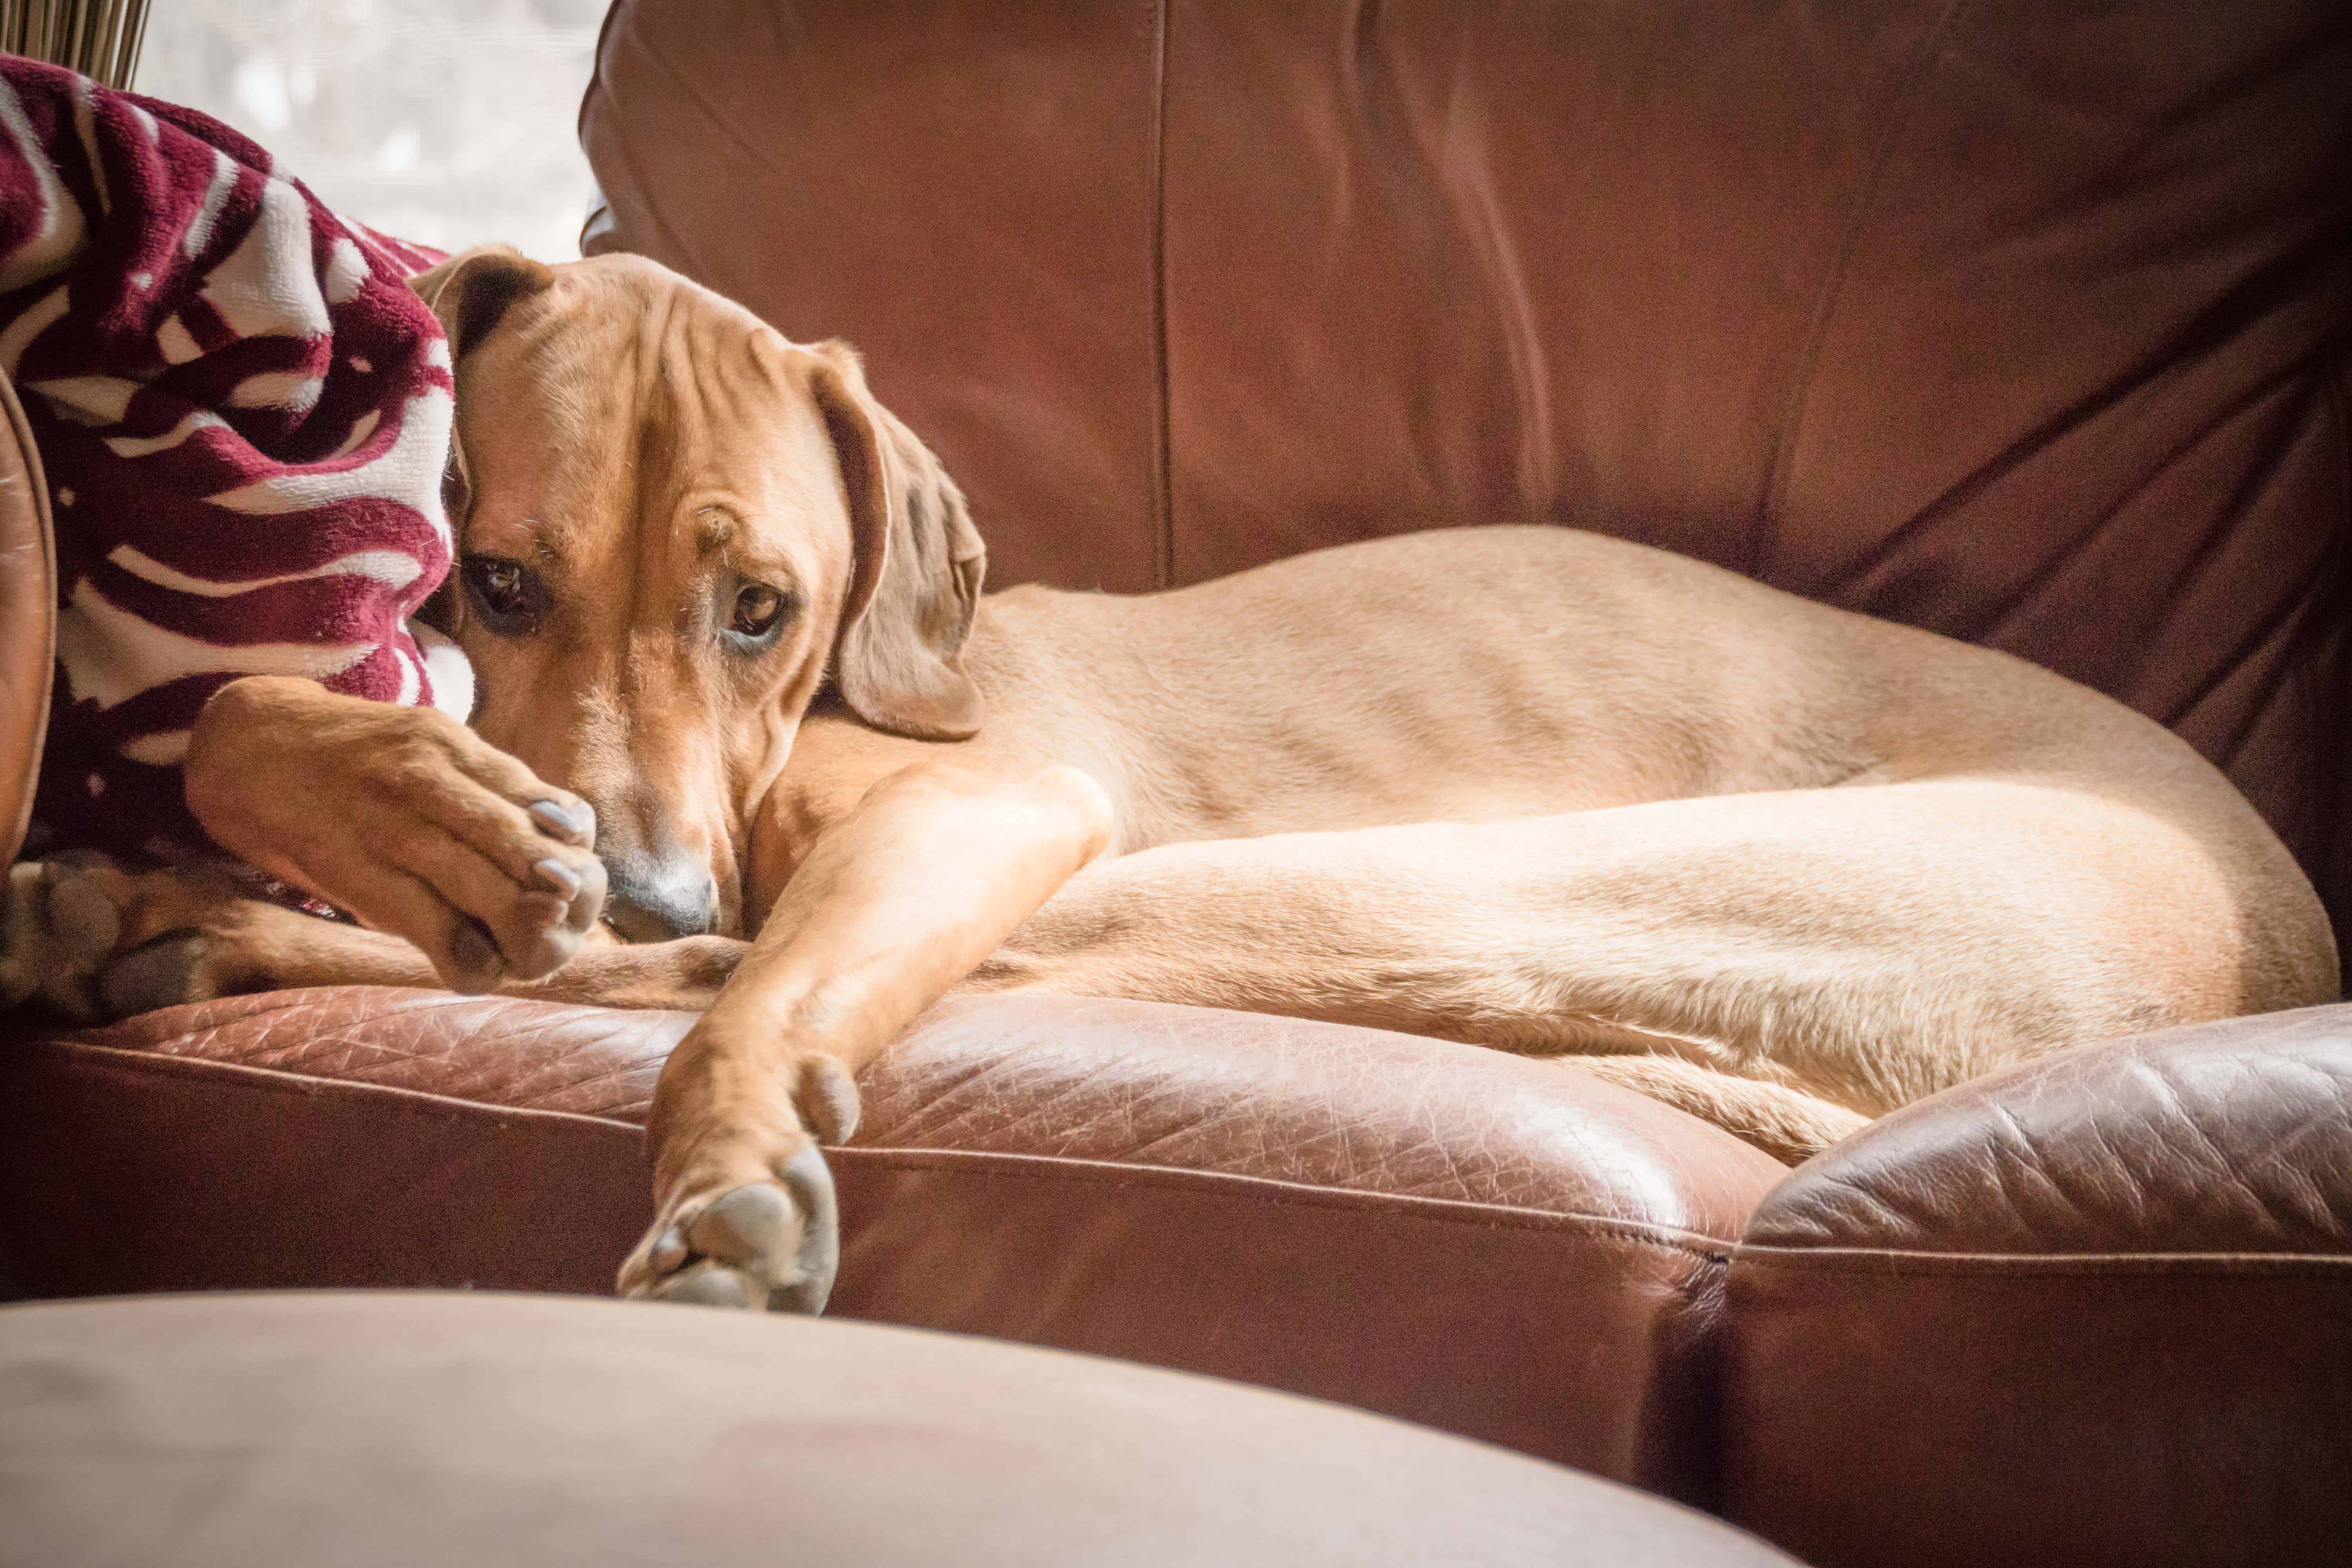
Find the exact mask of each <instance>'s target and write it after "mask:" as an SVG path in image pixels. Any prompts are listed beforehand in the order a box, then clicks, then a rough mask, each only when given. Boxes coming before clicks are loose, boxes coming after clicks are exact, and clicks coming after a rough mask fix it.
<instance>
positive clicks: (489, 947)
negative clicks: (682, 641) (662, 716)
mask: <svg viewBox="0 0 2352 1568" xmlns="http://www.w3.org/2000/svg"><path fill="white" fill-rule="evenodd" d="M183 778H184V785H185V789H186V794H187V800H188V807H189V809H190V810H191V811H192V812H194V814H195V816H196V820H197V821H198V822H200V823H202V824H203V825H204V826H205V830H206V831H207V832H209V833H210V834H211V835H212V837H213V838H214V840H215V842H216V843H218V844H219V845H220V846H221V847H223V848H225V849H226V850H228V851H229V852H230V853H231V854H234V855H236V856H238V857H239V858H242V859H244V860H245V861H246V862H247V864H249V865H253V866H257V867H259V868H261V869H263V870H265V871H267V872H268V873H269V874H270V875H271V876H273V877H276V878H278V879H280V880H281V881H284V882H286V883H288V884H289V885H290V886H293V887H297V888H300V889H303V890H305V891H306V892H309V893H310V894H312V895H314V896H316V897H318V898H320V899H322V900H325V901H327V902H328V903H331V904H333V905H334V906H335V907H336V908H338V909H345V910H352V912H353V913H355V914H357V915H358V916H359V917H360V918H361V919H362V920H363V921H367V922H368V923H369V924H370V925H372V926H374V927H375V928H377V929H378V930H381V931H395V932H397V933H399V934H400V935H402V936H404V937H407V938H408V939H409V940H410V941H412V942H415V943H416V944H417V945H418V946H419V947H421V948H423V949H424V950H425V953H426V954H427V955H428V956H429V957H430V958H431V959H432V960H433V963H434V967H435V969H436V972H437V973H439V974H440V976H441V980H442V983H443V984H446V985H448V986H449V987H451V988H452V989H454V990H458V991H488V990H491V989H493V988H495V987H496V986H497V984H499V981H501V980H503V979H507V978H509V977H513V978H520V979H529V978H535V977H537V976H540V975H544V974H548V973H552V972H553V971H554V970H556V969H557V968H559V967H561V966H562V963H564V961H565V960H566V959H568V958H570V957H571V956H572V953H574V952H577V951H578V950H579V947H580V945H581V942H582V941H583V939H584V937H585V936H586V934H587V932H588V931H589V929H590V928H591V927H592V926H593V924H594V923H595V921H596V916H597V913H598V911H599V910H600V909H601V908H602V907H603V904H604V866H603V864H602V863H601V862H600V861H598V860H597V858H596V857H595V855H594V854H593V847H594V842H595V814H594V813H593V811H591V810H590V809H589V807H588V805H587V803H586V802H584V801H583V800H581V799H580V798H579V797H578V796H576V795H572V793H571V792H569V791H568V790H562V789H557V788H555V787H554V786H552V785H550V784H545V783H543V782H542V781H541V780H540V779H539V778H538V777H537V776H535V775H534V774H533V773H531V771H530V769H529V768H527V767H525V766H524V765H523V764H522V763H520V762H518V761H516V760H515V759H514V758H513V757H510V756H509V755H507V754H506V753H505V752H501V751H499V750H498V748H496V747H495V746H492V745H491V744H490V743H489V742H487V741H484V740H483V739H482V738H481V737H480V736H479V735H477V734H475V733H474V732H473V731H469V730H467V728H466V727H465V726H464V725H462V724H460V723H458V722H457V721H456V720H454V719H452V718H450V717H449V716H448V715H447V714H446V713H440V712H436V711H435V710H432V709H430V708H404V707H399V706H396V705H394V704H392V703H388V702H370V701H366V700H362V699H360V698H356V697H345V696H341V695H339V694H337V693H335V692H332V691H329V690H327V689H325V688H323V687H321V686H319V685H318V684H316V683H315V682H312V681H309V680H299V679H292V678H289V677H278V676H246V677H243V678H242V679H236V680H233V681H231V682H229V683H228V684H227V685H226V686H225V687H223V688H221V689H220V690H219V691H217V692H215V694H214V695H213V697H212V698H211V699H210V700H208V701H206V703H205V707H204V710H203V711H202V712H201V713H200V714H199V715H198V716H197V719H196V722H195V725H194V730H193V731H192V732H191V737H190V740H189V742H188V754H187V760H186V762H185V763H184V766H183Z"/></svg>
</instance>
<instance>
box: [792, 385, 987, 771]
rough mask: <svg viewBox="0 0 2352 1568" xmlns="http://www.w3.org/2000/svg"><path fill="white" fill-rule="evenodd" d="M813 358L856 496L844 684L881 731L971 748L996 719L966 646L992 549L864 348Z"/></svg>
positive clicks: (839, 661)
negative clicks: (881, 399) (889, 397)
mask: <svg viewBox="0 0 2352 1568" xmlns="http://www.w3.org/2000/svg"><path fill="white" fill-rule="evenodd" d="M814 353H815V354H816V357H817V363H816V365H815V366H814V373H813V375H812V383H813V385H814V391H815V394H816V400H817V405H818V407H819V408H820V409H822V410H823V412H824V422H825V427H826V429H827V430H828V431H829V432H830V434H831V435H832V437H833V445H834V450H835V453H837V454H838V456H839V458H840V462H841V475H842V479H843V482H844V483H845V486H846V487H847V489H848V491H849V522H850V537H851V541H852V544H853V547H854V548H855V550H856V568H855V570H854V571H853V572H852V573H851V575H850V583H849V592H848V594H847V595H846V596H845V598H844V599H843V601H842V606H841V632H840V636H839V638H838V640H837V641H836V643H835V649H834V682H835V687H836V689H838V690H839V691H840V693H841V698H842V700H843V701H845V702H846V703H848V704H849V708H850V710H851V711H852V712H854V713H856V715H857V716H858V717H859V718H860V719H863V720H865V721H866V722H867V723H868V724H871V725H873V726H874V727H875V728H876V729H877V730H881V731H887V732H888V733H890V734H893V735H906V736H909V737H911V738H913V739H915V740H919V741H961V740H963V739H965V738H966V737H968V736H970V735H972V734H975V733H977V732H978V731H979V729H980V725H981V721H982V718H984V717H985V716H986V707H985V705H984V704H983V703H982V700H981V695H980V690H979V689H978V688H977V687H975V686H973V685H972V683H971V677H970V676H968V675H966V674H965V673H964V670H963V660H962V657H961V650H962V648H963V640H964V637H965V636H966V635H967V634H969V633H970V632H971V618H972V615H973V613H974V611H975V610H976V609H977V608H978V607H979V605H980V582H981V577H982V574H983V573H984V572H985V571H986V570H987V567H988V551H987V549H986V547H985V546H983V545H982V543H981V542H980V533H979V531H978V530H976V529H974V528H973V527H972V525H971V513H970V512H969V511H967V510H965V508H964V501H963V492H962V491H961V490H959V489H956V487H955V482H954V481H953V480H951V479H949V478H948V476H947V471H946V470H945V469H944V468H941V467H940V460H939V458H936V457H934V456H933V455H932V454H931V452H930V450H929V448H928V447H925V446H924V445H923V444H922V442H920V441H919V440H917V439H916V438H915V434H914V432H913V431H911V430H909V429H908V428H907V427H906V426H904V425H901V424H900V423H899V422H898V417H897V416H895V415H893V414H891V413H890V412H889V410H887V409H886V408H884V407H883V406H882V405H880V404H879V403H877V402H876V401H875V400H874V395H873V394H872V393H871V392H868V391H867V390H866V373H865V371H864V369H863V367H862V366H861V365H860V364H859V363H858V359H857V354H856V351H855V350H853V349H851V348H850V347H849V346H848V345H847V344H845V343H841V342H824V343H818V344H816V345H814Z"/></svg>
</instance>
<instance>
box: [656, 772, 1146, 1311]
mask: <svg viewBox="0 0 2352 1568" xmlns="http://www.w3.org/2000/svg"><path fill="white" fill-rule="evenodd" d="M1110 829H1111V809H1110V805H1109V803H1108V800H1107V799H1106V798H1105V797H1104V795H1103V792H1102V790H1101V788H1100V787H1099V786H1097V784H1095V783H1094V781H1093V780H1092V779H1090V778H1088V777H1087V776H1086V775H1085V774H1084V773H1079V772H1077V771H1076V770H1075V769H1072V768H1049V769H1047V770H1046V771H1045V772H1044V773H1039V774H1037V775H1035V776H1034V777H1033V778H1030V779H1027V780H1025V781H1023V782H1021V783H1017V784H1004V783H1001V782H997V781H994V780H991V779H985V778H982V777H979V776H977V775H974V774H970V773H961V772H955V771H950V770H943V769H933V768H929V767H917V768H911V769H908V770H907V771H906V772H903V773H897V774H893V775H892V776H890V777H889V778H887V779H884V780H883V781H882V782H881V783H879V784H876V785H875V786H874V787H873V788H872V789H871V790H869V791H867V792H866V795H865V796H864V797H863V798H862V799H861V800H860V801H859V803H858V805H856V808H855V809H854V810H852V811H851V812H850V814H849V815H848V816H846V817H845V818H844V819H843V820H842V821H840V822H839V823H837V824H835V826H832V827H830V828H828V829H826V831H825V832H824V834H822V835H821V836H820V837H818V838H817V839H816V841H815V842H814V845H813V846H812V847H810V849H809V852H808V854H807V856H806V858H804V859H803V860H802V861H801V863H800V864H799V866H798V867H797V868H795V869H794V870H793V877H792V880H791V882H790V883H789V884H788V885H787V886H786V887H785V889H784V890H783V893H782V896H781V897H780V898H779V899H778V900H777V901H776V904H775V906H774V908H773V909H772V910H770V911H769V914H768V917H767V920H766V921H765V923H764V924H763V925H762V926H761V930H760V934H759V936H758V937H757V939H756V940H755V941H754V942H752V944H751V951H750V952H747V953H745V954H744V956H743V959H742V961H741V963H740V964H739V965H738V966H737V968H736V971H735V974H734V978H733V979H732V980H730V982H729V983H728V984H727V987H726V989H725V990H723V991H722V992H720V994H719V1000H718V1001H717V1002H716V1003H715V1004H714V1005H712V1006H711V1008H710V1010H709V1012H708V1013H707V1014H705V1015H704V1016H703V1018H702V1021H701V1022H700V1023H699V1024H698V1025H696V1026H695V1027H694V1029H693V1030H692V1031H691V1032H690V1033H689V1034H688V1036H687V1037H686V1038H685V1039H683V1040H681V1041H680V1042H679V1043H678V1046H677V1049H676V1050H675V1051H673V1052H672V1053H671V1055H670V1058H669V1061H668V1063H667V1066H666V1067H664V1068H663V1069H662V1075H661V1079H660V1080H659V1082H658V1084H657V1085H656V1089H655V1090H654V1103H653V1109H652V1111H651V1114H650V1115H649V1116H648V1118H647V1121H646V1135H647V1139H648V1142H649V1143H650V1145H651V1149H652V1154H653V1161H654V1194H655V1203H656V1219H655V1222H654V1226H653V1228H652V1230H651V1231H650V1232H649V1233H648V1234H647V1236H646V1238H645V1240H644V1242H643V1243H642V1244H640V1245H639V1247H638V1248H637V1250H636V1251H635V1254H633V1255H632V1256H631V1257H630V1258H629V1260H628V1262H627V1263H626V1264H625V1266H624V1267H623V1268H622V1270H621V1278H620V1285H621V1289H623V1291H624V1292H625V1293H626V1294H629V1295H632V1296H658V1297H663V1298H666V1299H668V1300H688V1301H701V1302H708V1303H712V1304H719V1305H728V1306H748V1307H782V1308H789V1309H793V1310H803V1311H812V1312H813V1311H816V1310H821V1309H822V1308H823V1307H824V1298H825V1295H826V1292H827V1291H828V1290H830V1289H831V1288H832V1284H833V1272H834V1266H835V1260H836V1257H837V1252H838V1245H837V1238H836V1221H835V1213H834V1204H833V1187H832V1180H831V1178H830V1177H829V1176H828V1175H827V1174H826V1172H825V1167H824V1160H823V1159H822V1157H821V1156H820V1155H819V1154H818V1152H817V1142H819V1141H820V1140H822V1141H823V1142H841V1141H842V1140H844V1139H845V1138H847V1137H848V1136H849V1135H850V1133H851V1132H852V1131H854V1130H855V1128H856V1121H857V1096H856V1089H855V1088H854V1087H853V1085H852V1077H853V1075H854V1074H855V1073H856V1070H857V1068H859V1067H860V1066H862V1065H863V1064H864V1063H865V1062H866V1061H867V1060H869V1059H871V1058H872V1057H873V1056H874V1055H875V1053H877V1051H879V1050H880V1049H881V1048H882V1047H883V1046H885V1045H887V1043H888V1042H889V1041H890V1039H891V1038H892V1037H894V1036H896V1035H897V1034H898V1032H899V1030H901V1029H902V1028H904V1027H905V1026H906V1025H907V1024H908V1022H909V1021H910V1020H911V1019H913V1017H914V1016H915V1015H916V1014H918V1013H919V1012H921V1011H922V1009H923V1008H925V1007H927V1006H929V1005H930V1004H931V1003H932V1002H933V1001H935V1000H936V999H938V997H939V996H940V995H941V994H943V993H945V992H946V991H947V989H948V988H949V987H950V986H951V985H953V984H955V983H956V982H957V981H958V980H960V979H961V978H962V977H963V975H964V974H965V973H968V972H969V971H970V970H971V966H972V965H973V964H975V963H979V962H980V961H981V960H982V958H984V957H986V956H987V955H988V953H989V952H992V950H994V949H995V947H996V946H997V945H998V944H999V943H1000V942H1003V940H1004V938H1005V936H1006V934H1007V933H1009V932H1010V931H1012V930H1013V928H1014V927H1015V926H1017V925H1019V924H1020V923H1021V922H1022V921H1024V919H1026V918H1027V917H1028V916H1029V915H1030V914H1031V913H1032V912H1033V911H1034V910H1035V909H1036V908H1037V906H1038V905H1039V904H1041V903H1043V902H1045V899H1046V898H1047V897H1048V896H1049V895H1050V894H1051V893H1052V892H1053V891H1054V889H1056V888H1058V887H1060V886H1061V885H1062V884H1063V883H1064V882H1065V881H1066V880H1068V879H1069V878H1070V877H1071V876H1072V875H1073V874H1075V873H1076V871H1077V870H1078V869H1079V868H1082V867H1084V866H1085V865H1086V864H1087V862H1088V861H1089V860H1091V859H1093V858H1095V857H1096V856H1097V855H1099V854H1100V853H1101V852H1102V850H1103V847H1104V846H1105V845H1106V844H1108V842H1109V837H1110ZM812 1134H814V1136H812Z"/></svg>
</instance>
